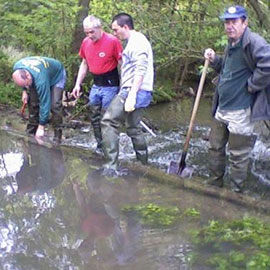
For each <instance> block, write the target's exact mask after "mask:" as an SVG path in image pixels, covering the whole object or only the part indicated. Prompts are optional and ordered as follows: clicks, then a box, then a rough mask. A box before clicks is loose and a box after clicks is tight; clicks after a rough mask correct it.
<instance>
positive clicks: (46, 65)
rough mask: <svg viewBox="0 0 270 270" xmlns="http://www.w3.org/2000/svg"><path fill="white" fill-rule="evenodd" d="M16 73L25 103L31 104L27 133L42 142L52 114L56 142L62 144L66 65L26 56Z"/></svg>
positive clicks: (14, 79) (16, 79)
mask: <svg viewBox="0 0 270 270" xmlns="http://www.w3.org/2000/svg"><path fill="white" fill-rule="evenodd" d="M13 70H14V72H13V74H12V79H13V81H14V83H15V84H16V85H18V86H20V87H22V88H23V91H22V102H23V103H24V104H25V103H27V104H28V109H29V122H28V124H27V127H26V132H27V134H29V135H30V134H32V135H35V138H36V139H37V141H38V142H39V141H40V140H41V141H42V139H43V137H44V128H45V125H46V124H47V123H48V122H49V116H50V112H51V113H52V117H51V123H52V126H53V128H54V142H56V143H60V142H61V138H62V123H63V111H62V95H63V90H64V87H65V83H66V71H65V69H64V67H63V64H62V63H61V62H59V61H58V60H56V59H53V58H48V57H39V56H35V57H26V58H23V59H21V60H19V61H18V62H16V63H15V64H14V67H13Z"/></svg>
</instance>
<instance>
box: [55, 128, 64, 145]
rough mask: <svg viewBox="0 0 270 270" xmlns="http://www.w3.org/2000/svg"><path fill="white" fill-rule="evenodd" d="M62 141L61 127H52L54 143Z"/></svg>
mask: <svg viewBox="0 0 270 270" xmlns="http://www.w3.org/2000/svg"><path fill="white" fill-rule="evenodd" d="M61 141H62V129H54V137H53V142H54V143H55V144H60V143H61Z"/></svg>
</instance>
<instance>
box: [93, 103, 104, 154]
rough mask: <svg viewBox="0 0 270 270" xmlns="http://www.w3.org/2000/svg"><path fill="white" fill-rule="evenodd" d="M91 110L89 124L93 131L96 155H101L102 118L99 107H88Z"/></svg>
mask: <svg viewBox="0 0 270 270" xmlns="http://www.w3.org/2000/svg"><path fill="white" fill-rule="evenodd" d="M90 110H91V124H92V127H93V131H94V136H95V139H96V141H97V148H96V153H98V154H101V153H103V150H102V132H101V123H100V121H101V118H102V114H103V113H102V111H101V105H90Z"/></svg>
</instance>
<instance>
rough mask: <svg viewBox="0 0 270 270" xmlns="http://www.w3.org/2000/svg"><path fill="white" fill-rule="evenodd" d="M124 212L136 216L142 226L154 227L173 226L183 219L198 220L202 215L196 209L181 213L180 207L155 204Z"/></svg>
mask: <svg viewBox="0 0 270 270" xmlns="http://www.w3.org/2000/svg"><path fill="white" fill-rule="evenodd" d="M122 212H123V213H125V214H131V215H135V216H136V217H137V218H138V219H140V221H141V223H142V224H145V225H148V226H153V227H164V226H171V225H173V224H174V223H175V222H176V221H178V220H180V219H181V218H184V217H191V218H197V217H198V216H199V215H200V213H199V212H198V211H197V210H196V209H195V208H188V209H186V210H185V211H184V212H183V213H181V212H180V210H179V208H178V207H164V206H159V205H156V204H153V203H149V204H144V205H136V206H126V207H124V208H123V209H122Z"/></svg>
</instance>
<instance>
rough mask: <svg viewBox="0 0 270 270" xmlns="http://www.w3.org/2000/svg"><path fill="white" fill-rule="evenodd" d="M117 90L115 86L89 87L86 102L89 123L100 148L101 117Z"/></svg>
mask: <svg viewBox="0 0 270 270" xmlns="http://www.w3.org/2000/svg"><path fill="white" fill-rule="evenodd" d="M118 90H119V87H116V86H113V87H112V86H97V85H95V84H94V85H93V86H92V88H91V92H90V95H89V103H88V104H89V105H90V109H91V124H92V127H93V131H94V136H95V138H96V141H97V148H101V143H102V134H101V125H100V121H101V118H102V116H103V113H104V112H105V110H106V109H107V108H108V107H109V105H110V103H111V101H112V100H113V98H114V97H115V95H116V94H117V93H118Z"/></svg>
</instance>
